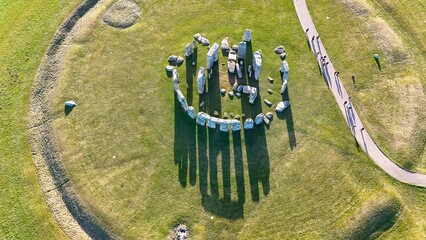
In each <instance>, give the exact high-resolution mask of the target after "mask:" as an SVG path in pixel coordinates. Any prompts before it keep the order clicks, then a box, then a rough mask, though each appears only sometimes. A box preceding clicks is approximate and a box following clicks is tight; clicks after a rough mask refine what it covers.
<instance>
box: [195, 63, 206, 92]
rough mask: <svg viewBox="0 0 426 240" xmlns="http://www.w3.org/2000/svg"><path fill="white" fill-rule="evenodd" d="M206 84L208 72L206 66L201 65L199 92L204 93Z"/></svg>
mask: <svg viewBox="0 0 426 240" xmlns="http://www.w3.org/2000/svg"><path fill="white" fill-rule="evenodd" d="M205 85H206V73H205V71H204V67H200V70H198V76H197V88H198V94H203V93H204V86H205Z"/></svg>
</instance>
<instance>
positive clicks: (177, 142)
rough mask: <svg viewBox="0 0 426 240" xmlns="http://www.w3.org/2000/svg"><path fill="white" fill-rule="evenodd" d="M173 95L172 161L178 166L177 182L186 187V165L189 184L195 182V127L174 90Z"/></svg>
mask: <svg viewBox="0 0 426 240" xmlns="http://www.w3.org/2000/svg"><path fill="white" fill-rule="evenodd" d="M174 95H175V98H174V99H175V100H174V102H175V112H174V114H175V119H174V130H175V131H174V163H175V164H176V165H177V166H178V175H179V182H180V184H181V185H182V186H183V187H186V185H187V178H188V167H189V173H190V174H189V179H190V183H191V185H194V184H195V182H196V171H197V169H196V167H197V166H196V161H197V158H196V149H195V146H196V143H195V137H196V128H195V121H194V120H193V119H191V118H190V117H189V116H188V115H187V113H186V112H185V111H184V110H183V108H182V106H181V104H180V103H179V101H178V100H177V96H176V95H177V94H176V92H175V93H174ZM188 164H189V165H190V166H188Z"/></svg>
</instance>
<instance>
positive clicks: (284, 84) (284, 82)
mask: <svg viewBox="0 0 426 240" xmlns="http://www.w3.org/2000/svg"><path fill="white" fill-rule="evenodd" d="M287 82H288V81H287V79H285V80H284V81H283V85H282V86H281V91H280V93H281V94H283V93H284V92H285V90H286V89H287Z"/></svg>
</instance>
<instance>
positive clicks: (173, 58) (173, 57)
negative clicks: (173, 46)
mask: <svg viewBox="0 0 426 240" xmlns="http://www.w3.org/2000/svg"><path fill="white" fill-rule="evenodd" d="M177 59H178V56H176V55H170V56H169V58H168V61H169V64H170V65H176V62H177Z"/></svg>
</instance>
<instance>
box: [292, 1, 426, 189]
mask: <svg viewBox="0 0 426 240" xmlns="http://www.w3.org/2000/svg"><path fill="white" fill-rule="evenodd" d="M293 2H294V6H295V8H296V12H297V16H298V17H299V21H300V24H301V25H302V28H303V31H304V32H305V34H306V39H307V41H308V42H309V44H310V46H311V49H312V51H313V53H314V54H315V57H316V60H317V62H318V65H319V66H320V69H321V70H322V74H323V77H324V79H325V80H326V81H327V84H328V86H329V88H330V90H331V92H332V93H333V95H334V98H335V99H336V101H337V104H338V106H339V108H340V110H341V111H342V114H343V116H344V117H345V119H346V122H347V124H348V126H349V128H350V129H351V132H352V135H354V137H355V138H356V141H357V142H358V143H359V145H360V146H361V147H362V149H363V150H364V151H365V152H366V153H367V154H368V156H369V157H370V158H371V159H373V161H374V162H375V163H376V164H377V166H379V167H380V168H381V169H383V171H385V172H386V173H387V174H389V175H391V176H392V177H394V178H396V179H397V180H398V181H401V182H404V183H408V184H411V185H416V186H421V187H426V175H425V174H420V173H414V172H410V171H407V170H405V169H403V168H401V167H399V166H398V165H396V164H395V163H394V162H392V161H391V160H390V159H389V158H388V157H387V156H386V155H385V154H383V152H382V151H381V150H380V149H379V148H378V147H377V145H376V143H374V141H373V139H371V137H370V135H369V134H368V132H367V131H366V129H364V125H363V124H362V122H361V119H360V118H359V116H358V113H357V112H356V109H355V108H354V107H353V106H352V103H351V99H350V97H349V95H348V93H347V92H346V90H345V88H344V86H343V84H342V82H341V81H340V78H339V75H338V74H336V69H335V68H334V66H333V63H332V62H331V60H330V58H329V57H328V55H327V52H326V51H325V48H324V45H323V44H322V42H321V37H318V36H319V34H318V32H317V30H316V29H315V25H314V23H313V21H312V18H311V16H310V14H309V11H308V7H307V6H306V2H305V0H293ZM307 29H309V30H307Z"/></svg>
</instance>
